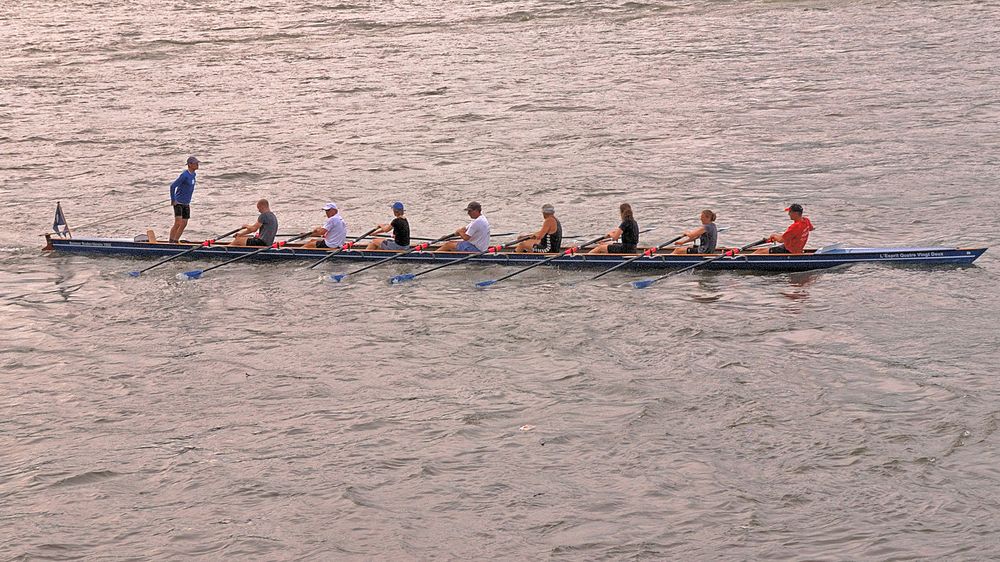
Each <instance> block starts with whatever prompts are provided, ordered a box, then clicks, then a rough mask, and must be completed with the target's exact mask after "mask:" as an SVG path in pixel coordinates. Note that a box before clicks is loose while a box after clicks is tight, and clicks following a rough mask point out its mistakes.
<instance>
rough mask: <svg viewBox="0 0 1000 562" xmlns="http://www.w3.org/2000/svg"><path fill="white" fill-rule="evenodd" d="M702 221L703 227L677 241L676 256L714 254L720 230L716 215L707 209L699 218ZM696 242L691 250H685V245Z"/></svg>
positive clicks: (689, 232)
mask: <svg viewBox="0 0 1000 562" xmlns="http://www.w3.org/2000/svg"><path fill="white" fill-rule="evenodd" d="M698 218H699V219H701V226H699V227H698V228H696V229H694V230H689V231H687V232H685V233H684V238H681V239H680V240H678V241H677V244H676V245H677V248H675V249H674V253H675V254H713V253H715V245H716V244H718V243H719V229H718V227H716V226H715V213H713V212H712V210H711V209H705V210H703V211H702V212H701V215H699V217H698ZM689 242H694V244H692V245H691V247H690V248H685V247H684V244H687V243H689Z"/></svg>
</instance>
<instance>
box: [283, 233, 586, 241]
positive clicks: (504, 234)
mask: <svg viewBox="0 0 1000 562" xmlns="http://www.w3.org/2000/svg"><path fill="white" fill-rule="evenodd" d="M515 234H517V233H516V232H500V233H498V234H490V238H503V237H504V236H514V235H515ZM274 236H275V237H276V238H284V237H285V236H295V235H294V234H291V233H289V234H275V235H274ZM563 238H572V237H571V236H564V237H563ZM410 240H417V241H418V242H430V241H431V239H430V238H421V237H420V236H410Z"/></svg>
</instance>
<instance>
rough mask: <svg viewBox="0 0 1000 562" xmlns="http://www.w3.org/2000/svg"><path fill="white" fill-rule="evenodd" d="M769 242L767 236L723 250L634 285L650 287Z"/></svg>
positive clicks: (636, 286) (641, 287) (636, 282)
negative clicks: (741, 245) (709, 257)
mask: <svg viewBox="0 0 1000 562" xmlns="http://www.w3.org/2000/svg"><path fill="white" fill-rule="evenodd" d="M767 242H768V239H767V238H761V239H760V240H758V241H756V242H751V243H749V244H747V245H746V246H743V247H741V248H736V249H734V250H727V251H725V252H723V253H722V255H720V256H718V257H715V258H711V259H707V260H705V261H700V262H698V263H695V264H691V265H689V266H687V267H682V268H681V269H678V270H677V271H671V272H670V273H665V274H663V275H661V276H659V277H654V278H653V279H640V280H639V281H633V282H632V286H633V287H635V288H636V289H645V288H646V287H649V286H650V285H652V284H653V283H656V282H658V281H662V280H664V279H666V278H667V277H671V276H673V275H677V274H679V273H684V272H685V271H690V270H692V269H695V268H697V267H701V266H703V265H707V264H710V263H712V262H715V261H719V260H721V259H723V258H731V257H734V256H735V255H736V254H740V253H743V252H745V251H747V250H749V249H750V248H753V247H754V246H760V245H761V244H767Z"/></svg>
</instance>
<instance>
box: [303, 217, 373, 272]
mask: <svg viewBox="0 0 1000 562" xmlns="http://www.w3.org/2000/svg"><path fill="white" fill-rule="evenodd" d="M379 228H381V227H379V226H376V227H375V228H373V229H371V230H369V231H368V232H366V233H364V234H362V235H361V236H358V237H357V238H355V239H354V240H352V241H350V242H347V243H346V244H344V245H343V246H341V247H340V248H338V249H336V250H334V251H332V252H330V253H328V254H327V255H325V256H323V257H322V258H320V259H318V260H316V261H315V262H314V263H313V264H312V265H310V266H309V267H307V268H306V269H313V268H315V267H316V266H317V265H319V264H321V263H323V262H325V261H326V260H328V259H330V258H332V257H333V256H335V255H337V254H339V253H340V252H343V251H344V250H350V249H351V248H352V247H353V246H354V245H355V244H357V242H358V240H361V239H362V238H368V237H369V236H371V235H372V233H374V232H375V231H376V230H378V229H379Z"/></svg>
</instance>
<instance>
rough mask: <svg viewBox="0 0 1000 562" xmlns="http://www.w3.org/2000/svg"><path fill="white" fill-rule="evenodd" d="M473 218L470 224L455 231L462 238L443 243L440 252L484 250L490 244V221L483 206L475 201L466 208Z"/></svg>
mask: <svg viewBox="0 0 1000 562" xmlns="http://www.w3.org/2000/svg"><path fill="white" fill-rule="evenodd" d="M465 210H466V212H468V213H469V217H471V218H472V222H470V223H469V224H468V226H463V227H462V228H460V229H458V230H456V231H455V236H458V237H459V238H461V240H452V241H450V242H445V243H444V244H441V247H440V248H438V250H437V251H439V252H482V251H483V250H485V249H486V248H488V247H489V245H490V221H488V220H486V217H485V216H484V215H483V206H482V205H480V204H479V202H478V201H473V202H472V203H469V205H468V206H467V207H466V208H465Z"/></svg>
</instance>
